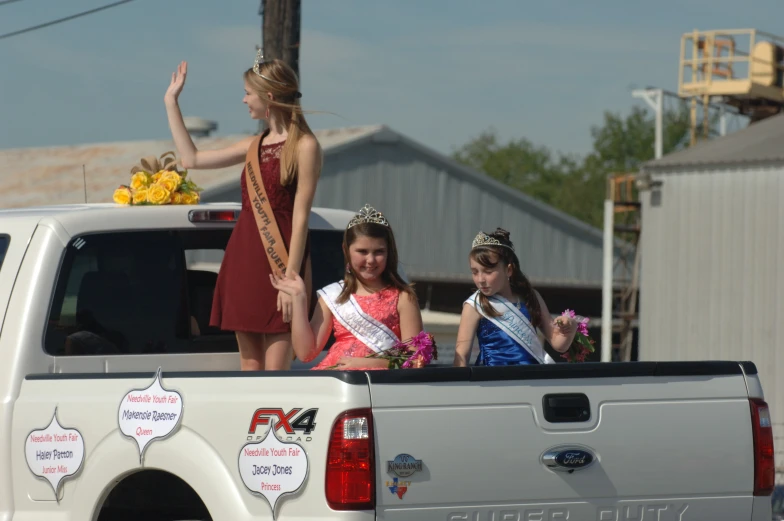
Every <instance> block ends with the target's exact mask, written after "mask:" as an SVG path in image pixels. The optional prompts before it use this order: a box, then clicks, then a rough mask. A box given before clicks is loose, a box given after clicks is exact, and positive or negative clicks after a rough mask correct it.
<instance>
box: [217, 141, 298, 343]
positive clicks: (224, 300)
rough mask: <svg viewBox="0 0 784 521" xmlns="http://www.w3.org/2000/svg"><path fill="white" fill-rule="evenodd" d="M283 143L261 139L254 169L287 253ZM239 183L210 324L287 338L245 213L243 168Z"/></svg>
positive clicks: (290, 205) (288, 195)
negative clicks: (239, 204) (239, 205)
mask: <svg viewBox="0 0 784 521" xmlns="http://www.w3.org/2000/svg"><path fill="white" fill-rule="evenodd" d="M284 143H285V141H281V142H280V143H273V144H271V145H265V144H264V140H263V138H262V144H261V146H260V147H259V168H260V170H261V174H260V175H261V179H262V182H263V183H264V189H265V190H266V192H267V198H268V199H269V201H270V204H271V205H272V213H273V214H274V215H275V220H276V221H277V224H278V228H280V234H281V236H282V237H283V242H284V243H285V244H286V250H287V251H289V245H290V243H291V228H292V217H293V214H294V195H295V194H296V192H297V181H296V178H295V180H294V181H293V182H292V183H291V184H289V185H287V186H281V184H280V152H281V150H282V149H283V144H284ZM240 184H241V192H242V211H241V212H240V217H239V219H238V220H237V224H236V225H235V226H234V230H233V231H232V233H231V238H229V242H228V244H227V245H226V251H225V253H224V255H223V262H222V263H221V267H220V272H219V273H218V281H217V283H216V285H215V294H214V297H213V300H212V313H211V316H210V325H211V326H213V327H218V328H220V329H223V330H227V331H242V332H248V333H287V332H289V331H290V330H291V328H290V326H289V324H286V323H285V322H283V315H282V314H281V313H280V312H279V311H278V309H277V299H278V290H276V289H275V288H273V287H272V284H271V283H270V280H269V275H270V273H272V269H271V268H270V264H269V259H267V254H266V252H265V251H264V247H263V245H262V243H261V237H259V231H258V229H257V228H256V220H255V217H254V215H253V212H252V211H251V205H250V198H249V196H248V186H247V183H246V182H245V170H244V169H243V171H242V177H241V181H240ZM309 242H310V241H309V240H308V242H306V245H305V255H304V257H303V262H302V267H301V269H300V275H301V276H302V277H303V278H304V276H305V261H306V260H307V258H308V255H309V249H310V248H309Z"/></svg>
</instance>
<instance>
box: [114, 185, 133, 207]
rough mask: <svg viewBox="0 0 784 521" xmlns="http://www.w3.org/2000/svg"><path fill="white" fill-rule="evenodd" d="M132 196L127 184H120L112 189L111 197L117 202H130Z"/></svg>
mask: <svg viewBox="0 0 784 521" xmlns="http://www.w3.org/2000/svg"><path fill="white" fill-rule="evenodd" d="M132 198H133V195H132V194H131V190H130V189H129V188H128V187H127V186H121V187H120V188H118V189H117V190H115V191H114V195H113V196H112V199H113V200H114V202H115V203H117V204H131V199H132Z"/></svg>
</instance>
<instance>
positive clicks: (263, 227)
mask: <svg viewBox="0 0 784 521" xmlns="http://www.w3.org/2000/svg"><path fill="white" fill-rule="evenodd" d="M262 137H263V135H261V136H258V137H257V138H256V139H254V140H253V142H252V143H251V144H250V148H248V154H247V156H245V182H246V184H247V185H248V196H249V197H250V204H251V210H252V211H253V217H254V218H255V219H256V227H257V228H258V230H259V235H260V236H261V244H262V245H263V246H264V251H265V252H266V253H267V259H269V263H270V267H271V268H273V270H274V269H278V270H280V271H281V272H282V273H286V266H287V265H288V263H289V253H288V251H286V243H284V242H283V238H282V237H281V235H280V229H279V228H278V223H277V222H276V221H275V214H274V213H273V212H272V205H271V204H270V202H269V199H267V191H266V190H265V188H264V181H263V180H262V179H261V169H260V166H259V146H260V145H261V138H262Z"/></svg>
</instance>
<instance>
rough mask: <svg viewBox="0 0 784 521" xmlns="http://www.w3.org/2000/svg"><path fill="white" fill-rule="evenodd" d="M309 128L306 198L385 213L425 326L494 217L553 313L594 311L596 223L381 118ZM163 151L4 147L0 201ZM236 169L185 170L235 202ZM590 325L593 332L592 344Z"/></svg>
mask: <svg viewBox="0 0 784 521" xmlns="http://www.w3.org/2000/svg"><path fill="white" fill-rule="evenodd" d="M244 137H246V136H244V135H235V136H225V137H197V136H196V135H195V134H194V141H195V143H196V144H197V146H198V147H199V148H201V149H215V148H220V147H223V146H226V145H228V144H231V143H234V142H236V141H238V140H239V139H242V138H244ZM316 137H317V138H318V140H319V142H320V143H321V145H322V148H323V149H324V169H323V171H322V175H321V179H320V181H319V186H318V190H317V194H316V199H315V201H314V204H315V205H316V206H324V207H336V208H343V209H349V210H358V209H359V208H361V207H362V206H363V205H364V204H365V203H368V204H371V205H373V206H375V207H376V208H378V209H379V210H380V211H382V212H383V213H384V214H385V215H386V216H387V217H388V218H389V220H390V222H391V223H392V226H393V228H394V230H395V235H396V239H397V242H398V246H399V250H400V260H401V262H402V263H403V265H404V269H405V270H406V272H407V274H408V275H409V277H410V278H411V280H413V281H414V282H415V283H416V286H415V287H416V288H417V292H418V293H419V299H420V302H421V304H422V305H423V307H425V308H426V310H427V317H426V321H429V323H430V325H429V326H428V327H431V328H436V327H439V326H437V325H436V323H439V324H440V326H443V328H444V330H445V332H444V335H448V334H449V333H447V332H446V330H450V331H453V332H454V331H456V324H457V322H456V321H457V319H458V318H459V317H456V316H454V315H453V314H452V313H454V312H459V311H460V309H461V307H462V302H463V300H464V299H465V297H467V296H468V295H469V294H470V293H471V291H473V289H472V282H471V277H470V271H469V268H468V252H469V249H470V246H471V241H472V239H473V238H474V236H475V235H476V234H477V232H478V231H479V230H484V231H488V232H489V231H493V230H494V229H495V228H496V227H497V226H501V227H504V228H506V229H508V230H509V231H510V232H512V240H513V241H514V243H515V246H516V249H517V253H518V255H519V257H520V261H521V263H522V266H523V270H524V271H525V272H526V274H527V275H528V276H529V278H530V279H531V281H532V282H533V283H534V285H535V286H536V287H537V289H539V291H540V292H541V293H542V295H543V296H544V298H545V300H546V301H547V303H548V305H549V307H550V308H551V311H552V312H554V313H560V312H561V311H563V309H565V308H571V309H575V310H576V311H577V312H578V313H579V314H581V315H584V316H589V317H599V316H600V314H601V287H602V232H601V231H600V230H598V229H596V228H593V227H591V226H589V225H587V224H585V223H583V222H581V221H579V220H577V219H574V218H572V217H570V216H568V215H567V214H565V213H563V212H560V211H558V210H555V209H554V208H552V207H550V206H548V205H546V204H543V203H541V202H539V201H537V200H535V199H533V198H532V197H529V196H527V195H525V194H523V193H521V192H519V191H517V190H514V189H511V188H509V187H507V186H506V185H503V184H501V183H499V182H497V181H495V180H493V179H492V178H490V177H488V176H486V175H484V174H482V173H480V172H477V171H475V170H473V169H471V168H468V167H466V166H464V165H462V164H459V163H457V162H456V161H453V160H452V159H450V158H448V157H446V156H444V155H442V154H439V153H438V152H436V151H434V150H431V149H429V148H427V147H425V146H424V145H422V144H420V143H418V142H416V141H414V140H412V139H410V138H408V137H406V136H404V135H402V134H400V133H398V132H395V131H394V130H391V129H389V128H388V127H386V126H383V125H374V126H364V127H352V128H339V129H332V130H319V131H316ZM168 150H174V145H173V143H172V142H171V140H158V141H126V142H117V143H96V144H85V145H78V146H64V147H46V148H24V149H10V150H0V207H19V206H32V205H40V204H60V203H80V202H85V201H87V202H110V201H111V196H112V192H113V190H114V189H115V188H116V187H117V186H118V185H120V184H124V183H127V182H128V180H129V172H130V169H131V167H132V166H134V165H136V164H138V162H139V160H140V158H142V157H144V156H150V155H160V154H162V153H164V152H166V151H168ZM240 172H241V167H239V166H233V167H229V168H223V169H218V170H192V171H191V172H190V176H191V178H192V179H193V180H194V181H196V182H197V183H198V184H200V185H201V186H203V187H204V188H205V191H204V192H203V194H202V196H203V197H202V199H203V200H204V201H205V202H219V201H239V200H240ZM439 321H440V322H439ZM596 325H598V321H597V324H596ZM598 333H599V331H598V328H597V329H595V330H594V331H592V334H594V335H595V337H596V340H597V345H598V343H599V340H600V339H599V338H598ZM598 355H599V353H596V357H597V359H598Z"/></svg>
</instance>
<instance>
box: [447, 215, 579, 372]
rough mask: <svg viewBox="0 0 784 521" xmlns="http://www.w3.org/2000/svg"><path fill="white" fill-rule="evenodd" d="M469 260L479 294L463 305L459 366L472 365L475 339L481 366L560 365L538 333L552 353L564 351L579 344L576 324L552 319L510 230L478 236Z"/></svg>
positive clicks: (572, 320) (458, 352)
mask: <svg viewBox="0 0 784 521" xmlns="http://www.w3.org/2000/svg"><path fill="white" fill-rule="evenodd" d="M469 261H470V265H471V275H472V277H473V279H474V284H475V285H476V287H477V291H476V292H475V293H474V294H473V295H471V296H470V297H469V298H468V299H467V300H466V301H465V303H464V304H463V313H462V315H461V317H460V328H459V329H458V332H457V343H456V345H455V362H454V365H455V366H456V367H465V366H467V365H468V364H469V360H468V357H469V356H470V354H471V348H472V347H473V343H474V336H476V337H477V338H478V340H479V356H478V357H477V359H476V365H488V366H490V365H492V366H496V365H528V364H548V363H549V364H552V363H555V361H554V360H553V359H552V358H551V357H550V356H549V355H548V354H547V353H546V352H545V350H544V348H543V347H542V344H541V342H540V341H539V337H538V336H537V329H539V330H540V331H541V332H542V333H543V335H544V338H545V340H547V342H548V343H549V344H550V345H551V346H552V347H553V349H555V350H556V351H558V352H559V353H564V352H566V351H567V350H568V349H569V346H570V345H571V343H572V341H573V340H574V335H575V333H576V332H577V323H576V322H575V320H574V319H572V318H567V317H563V316H561V317H558V318H557V319H556V320H553V318H552V317H551V316H550V312H549V311H548V310H547V305H546V304H545V303H544V300H542V297H541V295H539V292H537V291H536V290H535V289H533V287H532V286H531V283H530V282H529V281H528V279H527V278H526V277H525V275H523V272H522V271H521V269H520V261H519V260H518V259H517V255H516V254H515V251H514V246H513V245H512V242H511V241H510V240H509V232H507V231H506V230H503V229H501V228H498V229H497V230H496V231H495V232H493V233H491V234H489V235H488V234H486V233H483V232H479V235H477V236H476V238H474V241H473V243H472V245H471V254H470V255H469Z"/></svg>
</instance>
